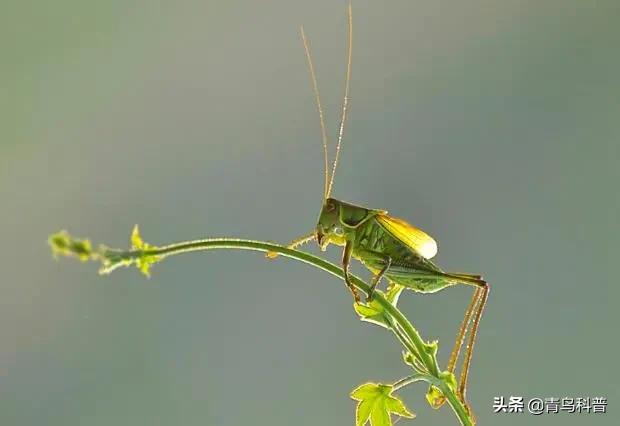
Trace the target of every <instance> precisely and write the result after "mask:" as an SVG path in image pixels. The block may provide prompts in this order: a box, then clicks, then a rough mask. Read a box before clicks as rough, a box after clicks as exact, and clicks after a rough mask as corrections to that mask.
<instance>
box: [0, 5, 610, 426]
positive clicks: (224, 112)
mask: <svg viewBox="0 0 620 426" xmlns="http://www.w3.org/2000/svg"><path fill="white" fill-rule="evenodd" d="M1 4H2V12H1V13H0V52H1V54H2V55H1V59H0V61H1V63H0V123H1V125H0V236H1V237H2V244H0V263H1V269H2V276H1V277H0V342H1V344H0V424H1V425H3V426H4V425H6V426H10V425H16V426H17V425H19V426H22V425H24V426H25V425H63V426H65V425H88V426H96V425H102V426H103V425H106V426H108V425H131V426H138V425H173V424H182V425H185V426H190V425H222V426H227V425H250V424H253V425H290V424H295V425H317V424H325V425H346V424H352V423H353V413H354V406H355V404H354V402H353V401H351V400H349V398H348V394H349V392H350V391H351V390H352V389H353V388H354V387H356V386H357V385H359V384H360V383H362V382H364V381H367V380H375V381H383V382H390V381H393V380H396V379H398V378H399V377H401V376H402V375H404V374H406V373H407V368H406V367H405V366H404V365H403V364H402V362H401V361H400V348H399V346H398V345H397V344H396V342H395V340H394V339H393V337H392V336H391V335H390V334H389V333H387V332H385V331H383V330H381V329H379V328H378V327H373V326H370V325H367V324H363V323H360V322H359V321H358V319H357V318H356V316H355V315H354V313H353V310H352V309H351V297H350V295H349V293H348V292H347V291H346V289H345V288H344V286H343V284H342V283H341V282H338V281H337V280H335V279H334V278H332V277H330V276H328V275H326V274H324V273H322V272H320V271H318V270H315V269H313V268H310V267H308V266H307V265H303V264H299V263H295V262H292V261H288V260H282V259H281V260H278V261H275V262H268V261H266V260H265V259H264V258H263V257H262V256H261V255H259V254H256V253H247V252H230V251H227V252H210V253H197V254H191V255H186V256H180V257H175V258H172V259H169V260H167V261H166V262H164V263H162V264H158V265H156V266H155V268H154V271H153V272H154V276H153V277H152V278H151V279H150V280H146V279H144V278H143V277H142V276H140V275H139V273H138V272H137V271H136V270H121V271H118V272H116V273H114V274H113V275H111V276H109V277H100V276H98V275H97V274H96V267H95V265H85V264H78V263H77V262H74V261H70V260H62V261H61V262H55V261H54V260H53V259H52V257H51V256H50V253H49V249H48V247H47V245H46V238H47V235H48V234H49V233H51V232H54V231H56V230H59V229H63V228H66V229H68V230H69V231H71V232H72V233H73V234H75V235H78V236H88V237H91V238H92V239H93V241H94V242H95V243H99V242H103V243H106V244H108V245H111V246H118V247H126V246H127V245H128V239H129V233H130V230H131V227H132V226H133V225H134V224H135V223H139V224H140V225H141V228H142V233H143V236H144V238H145V240H146V241H148V242H151V243H153V244H164V243H169V242H173V241H179V240H183V239H193V238H200V237H208V236H237V237H246V238H256V239H267V240H273V241H281V242H286V241H289V240H290V239H292V238H294V237H297V236H299V235H301V234H303V233H306V232H308V231H309V230H310V229H312V227H313V226H314V224H315V220H316V217H317V214H318V211H319V208H320V202H321V191H322V157H321V149H320V133H319V127H318V120H317V116H316V113H315V107H314V104H313V98H312V92H311V86H310V82H309V78H308V72H307V68H306V64H305V58H304V54H303V49H302V45H301V42H300V39H299V35H298V27H299V25H300V24H302V23H303V24H304V26H305V28H306V31H307V34H308V36H309V38H310V41H311V43H312V50H313V54H314V57H315V62H316V63H315V65H316V67H317V72H318V78H319V84H320V87H321V90H322V95H323V98H324V99H323V100H324V104H325V108H326V113H327V117H328V122H329V124H330V131H331V134H332V135H335V133H336V124H337V119H338V113H339V112H338V108H339V104H340V101H341V96H342V88H343V80H344V57H345V43H346V17H345V2H344V1H327V0H322V1H312V2H310V1H304V2H300V1H290V0H288V1H285V0H280V1H268V2H252V1H228V2H221V1H204V0H203V1H197V0H195V1H176V2H163V1H127V0H125V1H118V0H115V1H106V2H102V1H98V2H94V1H90V2H84V1H70V0H58V1H55V2H45V1H21V2H18V1H10V0H9V1H8V2H7V1H6V0H4V1H2V2H1ZM353 6H354V9H353V14H354V26H355V29H354V32H355V35H354V38H355V42H354V53H353V55H354V56H353V61H354V63H353V79H352V94H351V98H352V105H351V110H350V111H351V115H350V121H349V123H348V126H347V129H346V136H345V145H344V149H343V153H342V154H343V156H342V162H341V164H340V170H339V175H338V177H337V180H336V186H335V192H334V196H336V197H338V198H341V199H344V200H348V201H351V202H355V203H359V204H364V205H367V206H369V207H373V208H383V209H387V210H389V211H390V212H391V213H392V214H394V215H396V216H400V217H404V218H407V219H408V220H409V221H411V222H412V223H414V224H416V225H417V226H419V227H421V228H422V229H424V230H427V231H428V232H429V233H431V234H432V235H434V236H435V237H436V239H437V240H438V241H439V244H440V254H439V256H438V258H437V260H438V262H439V264H440V265H442V267H444V268H446V269H449V270H454V271H468V272H479V273H483V274H484V275H485V277H486V278H487V279H488V280H489V282H490V283H491V285H492V289H491V295H490V299H489V303H488V308H487V310H486V315H485V316H484V318H483V321H482V324H481V329H480V334H479V341H478V344H477V346H476V353H475V356H474V361H473V365H472V371H471V379H470V393H469V395H470V401H471V403H472V405H473V407H474V409H475V412H476V414H477V416H478V419H479V424H481V425H490V424H493V425H495V424H497V425H522V424H544V425H578V424H579V425H581V424H589V425H590V424H591V425H612V424H618V415H617V413H618V408H617V407H618V406H617V403H618V397H619V396H620V392H619V388H620V386H619V383H620V378H619V374H618V372H617V359H618V358H617V357H618V350H619V349H620V344H619V343H618V331H617V328H616V327H617V326H618V324H619V319H620V318H619V315H618V308H617V307H616V306H615V303H616V302H617V301H618V296H619V294H620V292H619V291H618V286H617V284H616V282H615V280H614V282H612V273H611V270H612V262H617V259H618V254H619V250H618V246H617V241H618V239H619V237H620V235H619V230H618V214H619V210H620V209H619V207H620V205H619V204H620V203H619V202H618V200H619V197H618V182H619V177H620V172H619V167H618V159H619V158H620V155H619V154H620V153H619V149H618V146H619V144H618V141H619V140H620V85H619V82H618V76H619V75H620V52H619V49H618V46H619V45H618V41H619V40H620V7H619V4H618V2H617V1H607V2H605V1H588V2H585V1H580V0H572V1H571V0H566V1H534V0H530V1H513V0H509V1H502V2H498V1H483V0H479V1H467V2H462V1H437V0H425V1H404V0H403V1H389V2H387V1H370V0H365V1H362V0H356V1H355V2H354V5H353ZM310 249H311V250H313V251H316V249H315V248H314V247H311V248H310ZM327 255H328V257H330V258H331V259H335V260H337V259H338V257H339V251H338V250H336V249H335V248H332V249H331V250H330V251H329V253H328V254H327ZM355 270H356V271H361V270H360V269H359V268H356V269H355ZM364 274H366V273H365V272H364ZM364 276H367V275H364ZM470 292H471V290H470V289H468V288H452V289H448V290H446V291H444V292H441V293H438V294H435V295H430V296H422V295H415V294H406V295H405V297H403V298H402V299H401V300H402V303H401V307H402V309H403V310H404V312H405V313H406V314H407V315H408V316H409V317H410V318H411V319H412V321H413V322H414V323H415V324H416V326H417V327H418V328H419V329H420V330H421V332H422V334H423V335H424V336H425V337H426V338H427V339H434V338H437V339H439V340H440V360H441V362H442V363H444V364H445V362H446V361H447V357H448V355H449V351H450V348H451V345H452V341H453V339H454V335H455V334H456V331H457V327H458V324H459V321H460V319H461V318H462V315H463V312H464V310H465V308H466V305H467V303H468V300H469V295H470ZM424 393H425V389H424V387H422V386H418V387H416V386H412V387H410V388H407V389H406V390H404V391H403V393H402V394H403V398H404V399H405V401H406V402H407V404H408V406H409V407H411V408H412V409H413V410H415V411H417V412H418V419H417V423H416V424H421V425H422V424H426V425H428V424H440V425H451V424H456V419H455V418H454V417H453V414H452V413H451V411H450V410H448V409H442V410H441V411H439V412H434V411H432V410H431V409H430V408H428V406H427V404H426V402H425V401H424ZM500 395H504V396H510V395H521V396H524V397H534V396H538V397H552V396H556V397H563V396H577V397H579V396H603V397H607V398H608V399H609V409H608V411H609V413H608V414H606V415H598V416H595V415H587V414H582V415H570V414H562V415H544V416H540V417H534V416H531V415H529V414H493V410H492V402H493V397H494V396H500ZM405 423H406V421H403V422H402V423H401V424H405ZM412 424H413V423H412Z"/></svg>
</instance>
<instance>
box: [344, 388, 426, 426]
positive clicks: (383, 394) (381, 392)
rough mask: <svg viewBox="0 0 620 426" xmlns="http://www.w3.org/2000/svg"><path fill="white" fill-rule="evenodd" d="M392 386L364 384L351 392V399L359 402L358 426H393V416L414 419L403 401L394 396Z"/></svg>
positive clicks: (357, 412)
mask: <svg viewBox="0 0 620 426" xmlns="http://www.w3.org/2000/svg"><path fill="white" fill-rule="evenodd" d="M392 390H393V388H392V385H382V384H379V383H364V384H363V385H361V386H359V387H358V388H356V389H355V390H354V391H353V392H351V398H352V399H354V400H356V401H359V403H358V404H357V409H356V411H355V424H356V426H364V425H365V424H366V423H367V422H368V421H369V420H370V425H371V426H392V418H391V416H390V415H391V414H395V415H397V416H401V417H406V418H410V419H412V418H414V417H415V414H413V413H411V412H410V411H409V410H407V407H405V404H404V403H403V401H401V400H400V399H399V398H397V397H395V396H393V395H392Z"/></svg>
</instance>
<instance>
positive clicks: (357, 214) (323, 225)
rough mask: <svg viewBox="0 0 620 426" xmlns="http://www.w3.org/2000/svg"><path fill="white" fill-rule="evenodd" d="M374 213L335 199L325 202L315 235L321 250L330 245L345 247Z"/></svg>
mask: <svg viewBox="0 0 620 426" xmlns="http://www.w3.org/2000/svg"><path fill="white" fill-rule="evenodd" d="M373 212H374V211H371V210H370V209H367V208H365V207H360V206H356V205H353V204H349V203H345V202H344V201H339V200H336V199H334V198H328V199H327V200H325V203H323V208H322V209H321V213H320V214H319V221H318V223H317V224H316V229H315V235H314V236H315V238H316V241H317V243H318V244H319V247H321V250H323V251H325V249H326V248H327V246H328V245H329V244H330V243H331V244H336V245H338V246H343V245H345V243H346V242H347V241H348V240H351V239H352V238H353V237H354V234H355V232H356V229H357V227H358V226H359V225H360V224H361V223H362V222H364V221H365V220H366V219H368V218H369V217H370V216H372V214H373Z"/></svg>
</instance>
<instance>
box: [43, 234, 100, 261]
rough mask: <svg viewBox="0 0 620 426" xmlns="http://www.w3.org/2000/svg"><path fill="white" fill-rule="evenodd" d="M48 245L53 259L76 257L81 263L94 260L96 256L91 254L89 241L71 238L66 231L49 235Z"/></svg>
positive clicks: (91, 249)
mask: <svg viewBox="0 0 620 426" xmlns="http://www.w3.org/2000/svg"><path fill="white" fill-rule="evenodd" d="M48 243H49V245H50V247H51V249H52V254H53V255H54V257H55V258H58V256H68V257H77V258H78V259H80V260H81V261H82V262H86V261H88V260H91V259H96V256H97V254H96V253H95V252H93V248H92V244H91V243H90V241H89V240H79V239H75V238H72V237H71V235H69V233H68V232H67V231H60V232H57V233H55V234H53V235H50V237H49V239H48Z"/></svg>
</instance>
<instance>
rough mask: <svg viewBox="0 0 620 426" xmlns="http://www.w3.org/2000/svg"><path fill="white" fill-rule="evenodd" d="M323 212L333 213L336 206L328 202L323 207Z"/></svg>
mask: <svg viewBox="0 0 620 426" xmlns="http://www.w3.org/2000/svg"><path fill="white" fill-rule="evenodd" d="M325 210H327V211H328V212H333V211H334V210H336V205H335V204H334V203H332V202H329V203H327V205H326V206H325Z"/></svg>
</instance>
